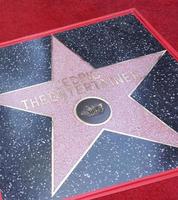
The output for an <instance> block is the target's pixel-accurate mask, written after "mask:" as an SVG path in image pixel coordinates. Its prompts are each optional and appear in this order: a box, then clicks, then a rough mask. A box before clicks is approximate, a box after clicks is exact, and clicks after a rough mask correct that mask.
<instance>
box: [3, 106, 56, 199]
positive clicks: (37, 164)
mask: <svg viewBox="0 0 178 200" xmlns="http://www.w3.org/2000/svg"><path fill="white" fill-rule="evenodd" d="M51 123H52V122H51V118H48V117H43V116H39V115H35V114H32V113H28V112H22V111H18V110H14V109H10V108H6V107H3V106H1V107H0V138H1V139H0V189H1V190H2V192H3V197H4V198H3V199H4V200H24V199H28V200H39V199H40V200H43V199H46V200H47V199H48V198H43V197H49V196H50V192H51V185H50V183H51V128H52V126H51Z"/></svg>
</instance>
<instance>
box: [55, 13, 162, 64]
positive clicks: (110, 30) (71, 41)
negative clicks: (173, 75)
mask: <svg viewBox="0 0 178 200" xmlns="http://www.w3.org/2000/svg"><path fill="white" fill-rule="evenodd" d="M55 36H56V38H58V39H59V40H60V41H61V42H63V43H64V44H65V45H66V46H67V47H69V48H70V49H71V50H73V51H74V52H75V53H77V54H78V55H80V56H81V57H82V58H83V59H84V60H86V61H87V62H89V63H90V64H91V65H92V66H93V67H94V68H99V67H103V66H106V65H110V64H114V63H116V62H121V61H124V60H128V59H132V58H136V57H139V56H143V55H146V54H150V53H155V52H158V51H161V50H163V47H162V46H161V45H160V43H159V42H158V41H157V40H156V39H155V38H154V37H153V36H152V35H151V34H150V32H148V31H147V29H145V27H144V26H143V25H142V24H141V23H140V22H139V21H138V20H137V19H136V17H135V16H133V15H126V16H122V17H118V18H114V19H111V20H108V21H105V22H101V23H97V24H94V25H90V26H86V27H82V28H77V29H74V30H71V31H66V32H64V33H59V34H56V35H55Z"/></svg>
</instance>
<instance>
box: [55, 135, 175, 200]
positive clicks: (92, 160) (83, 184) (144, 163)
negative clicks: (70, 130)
mask: <svg viewBox="0 0 178 200" xmlns="http://www.w3.org/2000/svg"><path fill="white" fill-rule="evenodd" d="M176 167H178V148H175V147H170V146H166V145H163V144H158V143H154V142H150V141H146V140H142V139H138V138H134V137H130V136H126V135H122V134H121V135H119V134H116V133H112V132H110V131H104V132H103V133H102V135H101V136H100V138H99V139H98V140H97V141H96V142H95V144H94V145H93V147H92V148H91V149H90V150H89V152H88V153H87V154H86V156H85V157H84V159H83V160H82V161H81V162H80V164H79V165H78V166H77V168H76V169H75V170H74V171H73V173H72V174H71V176H70V177H69V178H68V180H67V181H66V182H65V183H64V185H63V186H62V188H61V191H59V192H58V193H57V195H56V198H55V200H57V199H60V198H61V199H62V198H63V197H65V196H66V194H67V196H70V195H75V194H80V193H84V192H88V191H93V190H95V189H98V188H102V187H107V186H111V185H114V184H117V183H123V182H125V181H129V180H134V179H137V178H141V177H144V176H148V175H150V174H153V173H156V172H162V171H165V170H169V169H174V168H176ZM57 197H58V198H57Z"/></svg>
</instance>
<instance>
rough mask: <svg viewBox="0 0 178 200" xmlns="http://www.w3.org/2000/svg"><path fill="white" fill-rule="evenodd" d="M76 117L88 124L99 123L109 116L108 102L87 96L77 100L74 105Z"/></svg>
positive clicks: (106, 119)
mask: <svg viewBox="0 0 178 200" xmlns="http://www.w3.org/2000/svg"><path fill="white" fill-rule="evenodd" d="M75 113H76V116H77V118H78V119H79V120H80V121H82V122H84V123H86V124H88V125H101V124H103V123H106V122H107V121H108V120H109V119H110V117H111V108H110V106H109V104H108V103H107V102H106V101H105V100H103V99H100V98H97V97H88V98H85V99H82V100H81V101H79V102H78V104H77V105H76V107H75Z"/></svg>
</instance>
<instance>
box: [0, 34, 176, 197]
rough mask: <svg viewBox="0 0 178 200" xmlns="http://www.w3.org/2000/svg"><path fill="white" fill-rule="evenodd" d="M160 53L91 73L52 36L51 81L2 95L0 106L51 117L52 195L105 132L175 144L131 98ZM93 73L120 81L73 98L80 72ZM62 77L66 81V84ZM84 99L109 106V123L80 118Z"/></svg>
mask: <svg viewBox="0 0 178 200" xmlns="http://www.w3.org/2000/svg"><path fill="white" fill-rule="evenodd" d="M163 54H164V51H162V52H157V53H154V54H150V55H146V56H142V57H139V58H136V59H132V60H128V61H124V62H121V63H116V64H113V65H110V66H106V67H102V68H99V69H94V68H93V67H92V66H91V65H90V64H89V63H87V62H85V61H83V60H82V59H81V58H80V57H79V56H78V55H76V54H74V53H73V52H72V51H71V50H69V49H68V48H67V47H66V46H64V45H63V44H62V43H61V42H59V41H58V40H57V39H56V38H54V37H53V38H52V78H51V81H48V82H45V83H42V84H38V85H34V86H31V87H27V88H22V89H19V90H16V91H11V92H7V93H3V94H1V95H0V105H4V106H8V107H12V108H16V109H20V110H25V111H28V112H33V113H38V114H41V115H45V116H49V117H52V120H53V132H52V196H53V195H54V194H55V193H56V192H57V190H58V189H59V188H60V186H61V185H62V184H63V183H64V181H65V180H66V179H67V177H68V176H69V175H70V173H71V172H72V171H73V169H74V168H75V167H76V166H77V164H78V163H79V162H80V160H81V159H82V158H83V156H84V155H85V154H86V152H87V151H88V150H89V149H90V148H91V146H92V145H93V144H94V142H95V141H96V139H97V138H98V137H99V136H100V134H101V133H102V131H103V130H104V129H109V130H113V131H115V132H118V133H123V134H129V135H134V136H136V137H141V138H146V139H148V140H152V141H157V142H160V143H164V144H170V145H173V146H178V134H176V132H175V131H174V130H172V129H171V128H170V127H168V126H167V125H166V124H164V123H163V122H162V121H161V120H159V119H158V118H157V117H155V116H154V115H153V114H151V113H149V112H148V111H147V110H146V109H145V108H144V107H142V106H141V105H140V104H139V103H137V102H136V101H135V100H133V99H132V98H131V97H130V94H131V93H132V91H133V90H134V89H135V88H136V87H137V85H138V84H139V83H140V82H141V81H142V80H143V77H144V76H146V75H147V74H148V73H149V72H150V70H151V69H152V68H153V66H154V65H155V64H156V63H157V62H158V60H159V59H160V57H161V56H162V55H163ZM93 71H94V72H96V74H97V75H98V77H96V79H97V78H98V81H99V80H100V81H101V82H102V83H103V81H102V80H103V79H104V77H114V76H115V75H116V74H117V75H120V77H119V79H118V80H115V84H113V82H112V81H113V80H112V81H111V79H109V80H110V84H108V85H107V84H106V83H105V84H106V85H107V87H105V86H103V84H102V86H99V85H96V84H93V85H87V86H86V85H85V86H86V88H87V89H88V90H85V91H82V88H81V89H79V88H78V90H77V91H78V92H77V95H74V93H73V90H70V85H71V83H70V81H71V80H72V81H73V85H74V86H77V82H75V79H74V78H75V77H77V76H78V75H79V74H81V72H88V74H91V72H93ZM128 72H129V74H127V73H128ZM129 75H130V77H129ZM66 77H70V81H69V79H68V78H66ZM80 78H81V77H80ZM61 80H62V82H63V84H65V85H66V88H67V91H68V96H67V95H65V93H64V94H62V95H61V94H60V95H61V96H58V97H57V94H56V92H57V91H58V90H60V88H59V86H60V84H61ZM75 84H76V85H75ZM105 84H104V85H105ZM68 86H69V87H68ZM76 88H77V87H76ZM86 88H85V89H86ZM59 93H60V92H59ZM69 94H70V96H69ZM47 96H48V97H50V101H49V99H47ZM87 97H97V98H100V99H103V100H104V101H106V102H108V103H109V105H110V107H111V109H112V116H111V117H110V119H109V120H107V121H106V122H105V123H102V124H100V125H97V126H90V125H88V124H85V123H82V122H81V121H80V120H78V118H77V117H76V115H75V108H76V105H77V103H78V102H80V101H81V100H82V99H86V98H87Z"/></svg>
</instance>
